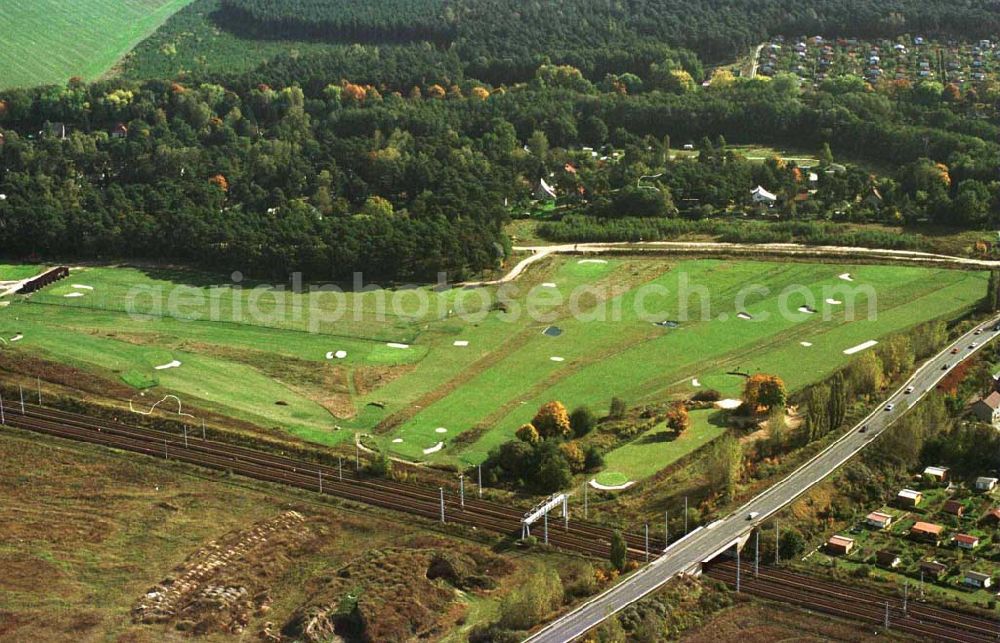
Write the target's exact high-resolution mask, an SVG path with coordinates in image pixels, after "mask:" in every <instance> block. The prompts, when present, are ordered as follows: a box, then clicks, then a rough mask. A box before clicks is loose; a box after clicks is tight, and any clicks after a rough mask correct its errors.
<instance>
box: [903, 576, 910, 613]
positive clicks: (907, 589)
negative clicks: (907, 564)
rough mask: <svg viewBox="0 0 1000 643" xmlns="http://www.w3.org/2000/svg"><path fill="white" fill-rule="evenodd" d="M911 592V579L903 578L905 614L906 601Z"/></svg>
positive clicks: (904, 609)
mask: <svg viewBox="0 0 1000 643" xmlns="http://www.w3.org/2000/svg"><path fill="white" fill-rule="evenodd" d="M909 594H910V579H909V578H904V579H903V614H906V602H907V600H908V599H909V597H910V596H909Z"/></svg>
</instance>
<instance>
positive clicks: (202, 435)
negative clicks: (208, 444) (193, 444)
mask: <svg viewBox="0 0 1000 643" xmlns="http://www.w3.org/2000/svg"><path fill="white" fill-rule="evenodd" d="M201 441H202V442H204V441H205V420H202V421H201Z"/></svg>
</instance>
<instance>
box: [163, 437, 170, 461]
mask: <svg viewBox="0 0 1000 643" xmlns="http://www.w3.org/2000/svg"><path fill="white" fill-rule="evenodd" d="M163 458H164V459H165V460H166V459H169V458H170V452H169V451H167V439H166V438H163Z"/></svg>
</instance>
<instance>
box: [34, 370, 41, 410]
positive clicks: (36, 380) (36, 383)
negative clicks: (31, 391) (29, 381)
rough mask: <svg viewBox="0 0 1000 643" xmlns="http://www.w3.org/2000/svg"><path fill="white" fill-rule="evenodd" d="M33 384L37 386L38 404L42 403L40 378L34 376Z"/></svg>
mask: <svg viewBox="0 0 1000 643" xmlns="http://www.w3.org/2000/svg"><path fill="white" fill-rule="evenodd" d="M35 385H36V386H37V387H38V406H41V405H42V378H40V377H36V378H35Z"/></svg>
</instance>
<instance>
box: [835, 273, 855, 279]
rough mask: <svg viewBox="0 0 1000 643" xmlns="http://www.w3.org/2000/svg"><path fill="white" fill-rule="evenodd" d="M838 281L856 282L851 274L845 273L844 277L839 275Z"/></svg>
mask: <svg viewBox="0 0 1000 643" xmlns="http://www.w3.org/2000/svg"><path fill="white" fill-rule="evenodd" d="M837 279H843V280H844V281H854V277H852V276H851V273H849V272H845V273H844V274H842V275H837Z"/></svg>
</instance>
